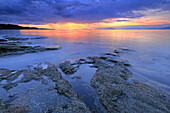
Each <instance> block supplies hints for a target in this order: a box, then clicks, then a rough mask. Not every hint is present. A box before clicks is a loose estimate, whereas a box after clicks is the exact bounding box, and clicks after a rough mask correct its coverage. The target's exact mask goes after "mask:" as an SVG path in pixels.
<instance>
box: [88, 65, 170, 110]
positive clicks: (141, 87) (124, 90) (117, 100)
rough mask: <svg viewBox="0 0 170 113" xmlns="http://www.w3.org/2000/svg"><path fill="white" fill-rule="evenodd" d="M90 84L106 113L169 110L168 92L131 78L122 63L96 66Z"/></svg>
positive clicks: (169, 96) (169, 99)
mask: <svg viewBox="0 0 170 113" xmlns="http://www.w3.org/2000/svg"><path fill="white" fill-rule="evenodd" d="M91 86H92V87H93V88H94V89H95V90H96V92H97V94H98V96H99V99H100V101H101V103H102V104H103V106H105V108H106V110H107V111H108V112H109V113H113V112H114V113H119V112H129V113H143V112H147V113H150V112H154V113H163V112H164V113H168V112H170V105H169V102H170V95H169V94H168V93H166V92H164V91H161V90H158V89H155V88H153V87H151V86H148V85H146V84H143V83H141V82H139V81H137V80H134V79H133V78H132V76H131V72H130V71H129V70H128V69H127V68H126V67H125V66H124V65H122V64H116V65H115V66H103V67H99V68H98V70H97V72H96V73H95V75H94V77H93V78H92V80H91Z"/></svg>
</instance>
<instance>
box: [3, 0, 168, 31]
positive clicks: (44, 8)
mask: <svg viewBox="0 0 170 113" xmlns="http://www.w3.org/2000/svg"><path fill="white" fill-rule="evenodd" d="M0 23H5V24H19V25H21V26H28V27H38V28H50V29H115V28H116V29H117V28H159V27H160V28H164V27H170V0H0Z"/></svg>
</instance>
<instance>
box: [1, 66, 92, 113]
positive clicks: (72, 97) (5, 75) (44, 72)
mask: <svg viewBox="0 0 170 113" xmlns="http://www.w3.org/2000/svg"><path fill="white" fill-rule="evenodd" d="M0 77H1V78H0V86H2V87H3V88H4V89H6V90H7V91H8V90H11V89H12V88H14V87H16V86H18V85H19V84H21V83H28V82H30V81H32V80H35V81H41V82H42V84H48V80H47V79H45V78H46V77H48V79H50V80H52V81H53V82H54V83H55V87H54V88H52V89H51V90H55V89H57V92H58V93H59V94H61V95H64V96H65V98H67V101H66V100H65V101H64V100H63V102H65V105H64V106H63V105H62V106H58V107H61V108H58V109H65V111H66V112H68V113H72V112H76V113H79V112H82V113H89V112H90V111H89V109H88V108H87V107H86V105H85V104H84V103H83V102H82V101H81V100H79V98H78V96H77V94H76V93H75V92H74V91H73V90H72V88H71V85H70V84H69V82H68V81H66V80H64V79H63V77H62V76H61V73H60V72H59V71H58V69H57V67H56V66H55V65H52V64H50V63H41V64H36V65H33V66H29V69H28V70H19V71H16V70H8V69H0ZM14 97H15V96H13V95H11V96H9V98H10V100H11V101H9V102H8V103H9V104H10V103H11V102H12V101H13V100H15V98H14ZM0 107H1V110H3V111H4V110H5V111H11V109H15V110H17V112H20V110H21V111H23V110H24V109H25V107H22V106H17V107H13V106H7V105H2V100H1V106H0ZM48 110H49V109H48ZM48 110H47V111H48ZM49 111H50V110H49ZM54 111H56V110H54Z"/></svg>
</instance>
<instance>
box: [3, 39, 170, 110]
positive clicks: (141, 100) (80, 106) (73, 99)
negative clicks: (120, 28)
mask: <svg viewBox="0 0 170 113" xmlns="http://www.w3.org/2000/svg"><path fill="white" fill-rule="evenodd" d="M4 40H5V39H4ZM3 42H4V41H3ZM46 49H47V48H46ZM37 51H38V50H37ZM129 51H131V50H129V49H125V48H120V49H118V50H114V51H111V52H108V53H104V54H103V55H100V56H89V57H85V58H80V59H74V60H68V61H65V62H63V63H61V64H60V65H59V68H60V69H61V71H62V73H64V74H65V75H66V76H68V77H70V78H72V76H71V75H73V74H74V73H76V72H77V71H78V70H79V69H80V66H81V65H88V66H89V67H91V68H96V69H97V71H96V73H95V74H94V76H93V77H92V79H91V80H90V85H91V86H92V88H93V89H94V90H95V92H96V94H97V95H98V98H99V101H100V102H101V104H102V105H103V106H104V108H105V110H106V112H108V113H119V112H123V113H124V112H128V113H143V112H149V113H152V112H154V113H168V112H170V104H169V102H170V94H169V93H167V92H165V91H162V90H160V89H155V88H154V87H151V86H149V85H147V84H144V83H141V82H140V81H138V80H135V79H134V78H133V76H132V72H131V71H130V70H129V69H128V66H131V64H130V63H129V62H128V61H126V60H122V59H121V58H120V57H119V54H120V53H123V52H129ZM59 68H58V67H56V66H55V65H53V64H50V63H48V62H46V63H40V64H35V65H31V66H29V67H28V69H25V70H9V69H0V87H2V88H3V89H5V90H6V91H10V90H12V89H13V88H17V87H19V86H20V84H26V83H30V82H31V81H38V82H40V83H41V84H43V85H46V86H48V85H49V84H50V83H54V86H53V87H50V88H48V90H47V92H50V91H51V92H50V94H49V97H48V98H49V99H50V98H52V97H53V96H50V95H51V94H52V95H55V93H53V91H54V92H55V91H57V93H58V96H54V98H52V99H55V98H59V100H60V99H61V100H62V103H61V102H60V101H56V103H55V104H56V105H55V106H52V107H47V108H45V112H48V113H55V112H63V113H64V112H67V113H73V112H74V113H90V112H96V111H95V110H90V109H89V108H88V107H87V105H86V104H85V103H84V102H83V101H82V100H81V99H80V97H79V96H78V95H77V94H76V92H75V91H74V90H73V89H72V86H71V84H70V83H69V81H67V80H65V79H64V78H63V75H62V74H61V71H59ZM87 71H88V70H87ZM76 77H77V78H78V79H77V80H78V81H81V76H76ZM86 90H89V89H86ZM26 94H27V93H25V94H24V95H26ZM37 95H38V94H37ZM42 95H44V93H43V94H42ZM14 97H15V96H11V95H9V98H10V99H11V101H8V102H6V100H5V99H4V100H3V99H1V100H0V111H2V112H5V113H6V112H9V113H12V111H16V112H21V113H25V112H34V111H31V105H29V104H28V105H27V104H25V105H23V106H19V105H17V106H16V105H13V104H14V103H13V101H16V100H15V98H14ZM18 98H20V97H18ZM41 100H43V98H41ZM12 103H13V104H12ZM63 103H64V104H63ZM92 104H93V103H92ZM36 109H38V108H36ZM43 112H44V111H43Z"/></svg>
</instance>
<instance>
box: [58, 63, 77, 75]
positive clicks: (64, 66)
mask: <svg viewBox="0 0 170 113" xmlns="http://www.w3.org/2000/svg"><path fill="white" fill-rule="evenodd" d="M59 67H60V69H61V70H62V71H63V72H64V73H65V74H74V73H75V72H76V71H77V68H75V67H74V66H73V65H71V63H70V61H65V62H63V63H61V64H60V65H59ZM78 67H79V66H78Z"/></svg>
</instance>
